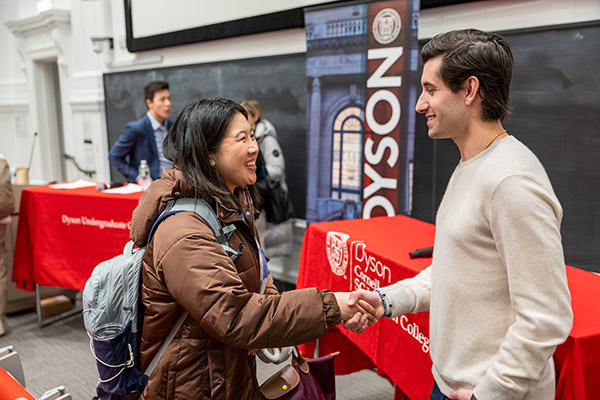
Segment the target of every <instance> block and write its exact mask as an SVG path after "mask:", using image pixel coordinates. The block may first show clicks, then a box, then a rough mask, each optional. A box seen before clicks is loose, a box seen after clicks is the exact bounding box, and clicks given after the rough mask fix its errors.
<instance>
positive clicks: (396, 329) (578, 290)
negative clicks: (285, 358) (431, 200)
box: [297, 215, 600, 400]
mask: <svg viewBox="0 0 600 400" xmlns="http://www.w3.org/2000/svg"><path fill="white" fill-rule="evenodd" d="M434 234H435V226H434V225H432V224H429V223H426V222H423V221H419V220H416V219H413V218H410V217H406V216H401V215H398V216H394V217H378V218H371V219H368V220H345V221H333V222H321V223H313V224H310V225H309V226H308V228H307V230H306V234H305V236H304V242H303V245H302V254H301V258H300V268H299V273H298V282H297V288H305V287H318V288H320V289H326V288H327V289H332V290H334V291H351V290H354V289H358V288H364V289H367V290H373V289H375V288H378V287H383V286H387V285H389V284H392V283H394V282H397V281H399V280H402V279H405V278H409V277H412V276H414V275H416V274H417V273H419V272H420V271H421V270H422V269H424V268H426V267H427V266H428V265H429V264H430V263H431V258H416V259H411V258H410V257H409V252H411V251H413V250H416V249H421V248H426V247H431V246H433V241H434ZM567 279H568V283H569V289H570V291H571V298H572V306H573V311H574V315H575V319H574V324H573V329H572V331H571V333H570V335H569V337H568V339H567V341H566V342H565V343H564V344H562V345H560V346H559V347H558V348H557V349H556V352H555V354H554V362H555V366H556V380H557V391H556V399H562V400H583V399H598V398H599V394H600V379H599V378H600V276H597V275H595V274H593V273H591V272H587V271H583V270H581V269H578V268H574V267H570V266H567ZM490 318H493V316H490ZM318 346H319V353H320V354H325V353H329V352H334V351H340V355H339V356H338V357H336V374H347V373H352V372H355V371H359V370H361V369H366V368H375V367H376V368H377V371H378V373H379V374H380V375H383V376H386V377H387V378H388V379H389V380H390V381H392V382H393V383H395V384H396V396H395V398H396V399H405V398H408V399H413V400H421V399H423V400H425V399H429V394H430V392H431V388H432V386H433V376H432V374H431V359H430V356H429V313H428V312H423V313H417V314H405V315H403V316H400V317H397V318H394V319H387V318H383V319H381V320H380V321H379V322H378V323H377V324H376V325H375V326H373V327H370V328H367V330H366V331H365V332H364V333H363V334H357V333H354V332H351V331H349V330H346V329H343V328H342V327H341V325H340V326H339V327H334V328H330V330H329V332H328V333H327V334H326V335H325V336H324V337H323V338H321V339H319V343H318ZM314 347H315V343H314V342H311V343H308V344H306V345H304V346H302V351H303V352H304V353H305V355H308V356H312V354H311V352H312V351H313V349H314Z"/></svg>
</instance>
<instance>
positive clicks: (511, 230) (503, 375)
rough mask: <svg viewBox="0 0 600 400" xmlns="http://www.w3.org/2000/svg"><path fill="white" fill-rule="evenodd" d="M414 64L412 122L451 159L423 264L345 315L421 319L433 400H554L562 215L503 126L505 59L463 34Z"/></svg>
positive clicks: (565, 326)
mask: <svg viewBox="0 0 600 400" xmlns="http://www.w3.org/2000/svg"><path fill="white" fill-rule="evenodd" d="M421 57H422V60H423V64H424V68H423V74H422V77H421V86H422V87H423V92H422V94H421V96H420V97H419V99H418V101H417V105H416V111H417V112H419V113H421V114H425V117H426V118H427V126H428V127H429V137H431V138H432V139H444V138H450V139H452V140H453V141H454V143H455V144H456V146H457V147H458V149H459V150H460V155H461V160H460V162H459V164H458V166H457V167H456V169H455V170H454V173H453V174H452V176H451V178H450V181H449V182H448V187H447V188H446V192H445V194H444V197H443V199H442V202H441V204H440V206H439V209H438V212H437V217H436V232H435V244H434V252H433V260H432V263H431V265H430V266H429V267H428V268H426V269H424V270H423V271H422V272H420V273H419V274H418V275H417V276H415V277H414V278H411V279H406V280H402V281H400V282H397V283H395V284H393V285H391V286H388V287H384V288H381V289H379V290H377V291H375V292H367V291H364V290H363V291H357V292H355V293H353V294H351V297H350V304H354V302H355V301H356V300H357V299H362V300H360V302H362V301H364V300H367V301H368V302H370V303H371V304H372V305H374V306H376V307H377V309H378V312H379V314H378V315H380V316H381V315H382V314H383V315H384V316H386V317H388V318H393V317H396V316H399V315H401V314H404V313H409V312H410V313H416V312H420V311H427V310H429V311H430V343H431V347H430V349H431V359H432V361H433V376H434V378H435V384H434V387H433V390H432V393H431V399H433V400H437V399H447V398H450V399H459V400H467V399H481V400H488V399H522V400H533V399H536V400H538V399H539V400H541V399H554V397H555V372H554V363H553V359H552V354H553V353H554V350H555V348H556V346H558V345H559V344H561V343H563V342H564V341H565V340H566V338H567V337H568V335H569V332H570V331H571V327H572V324H573V312H572V309H571V304H570V293H569V289H568V286H567V278H566V268H565V261H564V255H563V249H562V242H561V235H560V224H561V219H562V208H561V205H560V203H559V201H558V199H557V198H556V195H555V194H554V190H553V189H552V185H551V184H550V180H549V179H548V176H547V174H546V171H545V170H544V167H543V166H542V164H541V163H540V161H539V160H538V159H537V157H536V156H535V155H534V154H533V152H531V150H529V149H528V148H527V147H526V146H525V145H524V144H523V143H521V142H520V141H519V140H518V139H516V138H515V137H514V136H511V135H509V133H508V132H507V131H506V130H505V129H504V128H503V126H502V120H503V119H504V117H506V116H507V115H508V114H509V112H510V109H511V108H510V104H509V91H510V80H511V75H512V67H513V56H512V52H511V50H510V47H509V45H508V43H507V42H506V40H505V39H504V38H503V37H502V36H500V35H497V34H493V33H487V32H483V31H479V30H475V29H466V30H458V31H451V32H448V33H444V34H440V35H437V36H435V37H434V38H433V39H431V40H430V41H429V42H428V43H427V44H426V45H425V46H424V47H423V50H422V53H421ZM360 302H359V304H360Z"/></svg>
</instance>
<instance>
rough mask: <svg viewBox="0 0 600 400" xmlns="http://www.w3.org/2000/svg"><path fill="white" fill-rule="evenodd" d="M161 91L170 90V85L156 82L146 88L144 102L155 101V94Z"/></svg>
mask: <svg viewBox="0 0 600 400" xmlns="http://www.w3.org/2000/svg"><path fill="white" fill-rule="evenodd" d="M161 90H169V84H168V83H167V82H163V81H154V82H150V83H149V84H147V85H146V87H144V101H146V100H150V101H154V93H156V92H160V91H161Z"/></svg>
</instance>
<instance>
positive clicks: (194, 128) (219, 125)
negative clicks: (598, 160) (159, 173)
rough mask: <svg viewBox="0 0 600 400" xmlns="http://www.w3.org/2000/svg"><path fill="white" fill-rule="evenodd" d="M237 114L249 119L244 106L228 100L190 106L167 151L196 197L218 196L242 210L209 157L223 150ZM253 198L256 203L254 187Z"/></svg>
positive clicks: (181, 115)
mask: <svg viewBox="0 0 600 400" xmlns="http://www.w3.org/2000/svg"><path fill="white" fill-rule="evenodd" d="M237 113H240V114H242V115H243V116H244V117H245V118H248V114H247V113H246V110H245V109H244V107H242V106H240V105H239V104H237V103H235V102H233V101H231V100H227V99H222V98H214V99H205V100H198V101H196V102H194V103H191V104H188V105H187V106H186V107H185V108H184V109H183V110H182V111H181V112H180V113H179V115H178V116H177V118H176V119H175V123H174V124H173V126H172V127H171V129H170V130H169V133H168V135H167V137H166V138H165V140H164V142H163V152H164V154H165V157H166V158H167V159H169V160H170V161H172V162H173V164H174V165H176V166H178V167H179V168H180V169H181V171H182V172H183V177H184V179H185V180H186V182H187V183H188V184H189V185H191V186H192V187H193V188H194V197H195V198H199V197H202V198H210V196H216V197H218V198H219V199H221V201H223V202H224V204H225V205H228V206H231V207H234V208H237V209H239V206H240V203H239V201H238V200H237V199H236V198H235V197H234V196H232V194H231V192H230V191H229V189H227V186H226V185H225V181H224V180H223V179H222V178H221V175H219V173H218V172H217V169H216V168H215V167H213V166H211V165H210V157H209V155H210V154H211V153H216V152H217V151H218V150H219V146H220V145H221V143H222V142H223V138H224V137H225V134H226V132H227V128H228V127H229V125H230V124H231V121H232V120H233V118H234V117H235V115H236V114H237ZM251 195H252V196H253V200H256V199H255V195H254V190H253V189H252V188H251Z"/></svg>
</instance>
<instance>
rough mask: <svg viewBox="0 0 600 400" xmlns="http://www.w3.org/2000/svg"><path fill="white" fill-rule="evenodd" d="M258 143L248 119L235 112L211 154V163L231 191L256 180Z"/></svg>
mask: <svg viewBox="0 0 600 400" xmlns="http://www.w3.org/2000/svg"><path fill="white" fill-rule="evenodd" d="M257 157H258V143H256V139H255V138H254V132H252V130H251V129H250V124H249V123H248V120H247V119H246V118H245V117H244V116H243V115H242V114H240V113H237V114H236V115H235V116H234V117H233V119H232V120H231V123H230V124H229V127H227V132H226V133H225V137H224V138H223V141H222V142H221V145H220V146H219V149H218V150H217V152H216V153H213V154H211V164H213V165H214V167H215V168H216V169H217V172H218V173H219V175H221V178H223V180H224V181H225V185H226V186H227V188H228V189H229V191H230V192H231V193H233V191H234V190H235V189H236V188H237V187H243V186H248V185H253V184H254V182H256V159H257Z"/></svg>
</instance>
